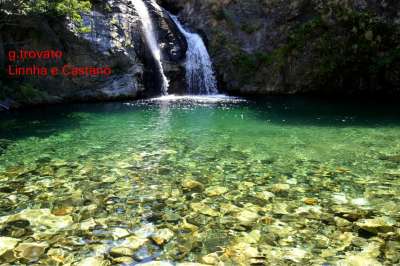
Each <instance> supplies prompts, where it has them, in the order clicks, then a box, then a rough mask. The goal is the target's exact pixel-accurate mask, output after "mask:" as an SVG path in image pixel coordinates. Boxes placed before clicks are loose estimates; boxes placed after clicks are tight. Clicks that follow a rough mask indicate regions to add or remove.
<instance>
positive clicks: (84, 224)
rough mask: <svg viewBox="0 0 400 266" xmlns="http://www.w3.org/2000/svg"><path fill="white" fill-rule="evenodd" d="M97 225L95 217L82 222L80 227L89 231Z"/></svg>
mask: <svg viewBox="0 0 400 266" xmlns="http://www.w3.org/2000/svg"><path fill="white" fill-rule="evenodd" d="M95 226H96V221H95V220H94V219H93V218H90V219H87V220H85V221H83V222H81V223H80V225H79V228H80V230H83V231H87V230H90V229H92V228H94V227H95Z"/></svg>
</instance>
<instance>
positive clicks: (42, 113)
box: [0, 102, 132, 140]
mask: <svg viewBox="0 0 400 266" xmlns="http://www.w3.org/2000/svg"><path fill="white" fill-rule="evenodd" d="M123 112H132V108H131V107H127V106H126V105H124V104H122V103H119V102H112V103H85V104H62V105H54V106H41V107H36V108H29V109H21V110H15V111H13V112H5V113H1V114H0V139H9V140H17V139H23V138H26V137H31V136H35V137H40V138H45V137H48V136H50V135H53V134H57V133H60V132H63V131H66V130H72V129H79V128H80V127H81V125H82V123H83V122H88V120H89V119H90V114H94V113H109V114H112V113H123Z"/></svg>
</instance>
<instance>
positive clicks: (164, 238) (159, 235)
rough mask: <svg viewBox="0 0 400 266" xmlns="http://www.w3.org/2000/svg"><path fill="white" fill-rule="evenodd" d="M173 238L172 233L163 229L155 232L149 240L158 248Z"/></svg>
mask: <svg viewBox="0 0 400 266" xmlns="http://www.w3.org/2000/svg"><path fill="white" fill-rule="evenodd" d="M173 237H174V232H172V231H171V230H169V229H168V228H163V229H160V230H157V231H156V232H155V233H154V234H153V236H151V239H152V240H153V241H154V242H155V243H156V244H157V245H159V246H161V245H163V244H164V243H166V242H168V241H170V240H171V239H172V238H173Z"/></svg>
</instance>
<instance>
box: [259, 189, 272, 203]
mask: <svg viewBox="0 0 400 266" xmlns="http://www.w3.org/2000/svg"><path fill="white" fill-rule="evenodd" d="M274 197H275V194H274V193H272V192H269V191H262V192H257V193H256V198H258V199H260V200H264V201H266V202H268V201H270V200H271V199H273V198H274Z"/></svg>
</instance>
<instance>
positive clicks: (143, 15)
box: [131, 0, 169, 95]
mask: <svg viewBox="0 0 400 266" xmlns="http://www.w3.org/2000/svg"><path fill="white" fill-rule="evenodd" d="M131 2H132V4H133V6H134V7H135V10H136V12H137V13H138V15H139V17H140V22H141V23H142V30H143V34H144V36H145V38H146V43H147V45H148V46H149V48H150V51H151V53H152V55H153V57H154V60H156V63H157V65H158V68H159V70H160V73H161V77H162V88H161V92H162V93H163V95H166V94H168V86H169V81H168V78H167V76H166V75H165V73H164V67H163V64H162V62H161V59H162V58H161V49H160V46H159V44H158V40H157V34H156V31H155V30H154V25H153V20H152V19H151V16H150V13H149V10H148V9H147V6H146V4H145V2H144V1H143V0H132V1H131ZM150 3H151V5H153V6H157V7H158V5H157V4H156V3H154V2H153V1H151V0H150ZM158 8H159V7H158Z"/></svg>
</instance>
